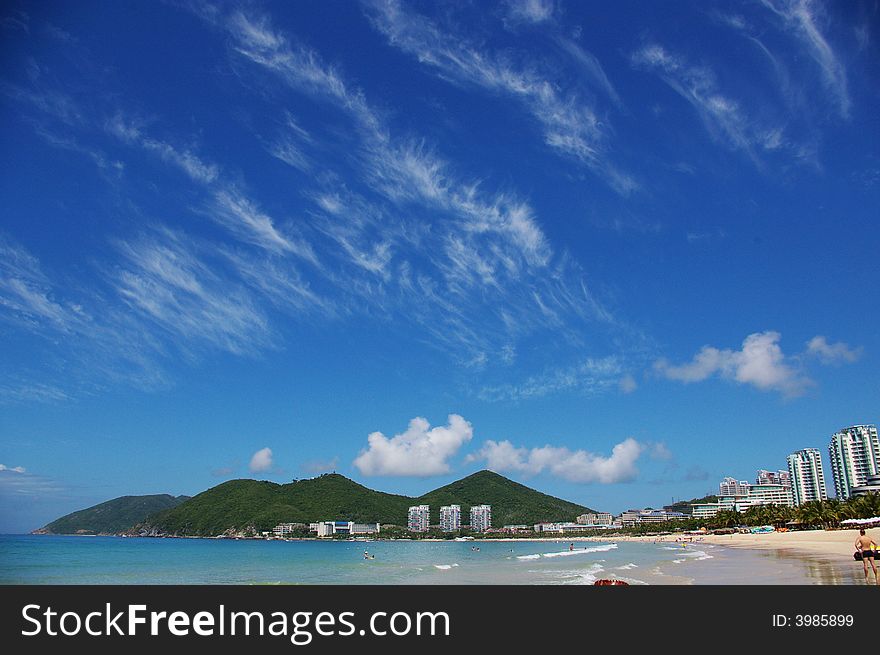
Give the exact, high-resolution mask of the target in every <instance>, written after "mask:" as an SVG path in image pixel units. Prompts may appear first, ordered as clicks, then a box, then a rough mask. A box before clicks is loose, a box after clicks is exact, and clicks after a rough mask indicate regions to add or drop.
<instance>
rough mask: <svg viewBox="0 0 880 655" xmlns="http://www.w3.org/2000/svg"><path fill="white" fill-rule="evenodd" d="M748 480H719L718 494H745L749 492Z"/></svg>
mask: <svg viewBox="0 0 880 655" xmlns="http://www.w3.org/2000/svg"><path fill="white" fill-rule="evenodd" d="M751 486H752V485H750V484H749V483H748V482H746V481H745V480H736V479H734V478H724V479H723V480H722V481H721V484H719V485H718V495H719V496H747V495H748V494H749V487H751Z"/></svg>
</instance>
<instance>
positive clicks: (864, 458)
mask: <svg viewBox="0 0 880 655" xmlns="http://www.w3.org/2000/svg"><path fill="white" fill-rule="evenodd" d="M828 455H829V457H830V458H831V474H832V476H833V477H834V489H835V491H837V497H838V498H839V499H840V500H846V499H847V498H851V497H852V495H853V488H854V487H862V486H864V485H866V484H867V483H868V478H869V477H871V476H872V475H877V474H880V441H878V440H877V426H875V425H853V426H851V427H848V428H843V429H842V430H840V431H838V432H836V433H835V434H834V435H832V437H831V443H830V444H829V445H828Z"/></svg>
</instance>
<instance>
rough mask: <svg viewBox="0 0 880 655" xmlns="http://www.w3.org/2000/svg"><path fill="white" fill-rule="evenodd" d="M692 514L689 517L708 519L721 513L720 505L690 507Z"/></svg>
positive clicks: (710, 504) (701, 504)
mask: <svg viewBox="0 0 880 655" xmlns="http://www.w3.org/2000/svg"><path fill="white" fill-rule="evenodd" d="M691 509H693V512H692V514H691V516H692V517H693V518H695V519H708V518H712V517H713V516H715V515H716V514H717V513H718V512H720V511H721V503H699V504H696V505H691Z"/></svg>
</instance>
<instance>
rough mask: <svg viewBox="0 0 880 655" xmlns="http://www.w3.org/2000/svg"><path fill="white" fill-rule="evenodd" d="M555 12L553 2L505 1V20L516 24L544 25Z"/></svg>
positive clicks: (538, 0)
mask: <svg viewBox="0 0 880 655" xmlns="http://www.w3.org/2000/svg"><path fill="white" fill-rule="evenodd" d="M555 10H556V3H555V2H554V0H507V18H508V20H509V21H510V22H512V23H514V24H516V23H533V24H537V23H546V22H547V21H549V20H550V19H551V18H553V12H554V11H555Z"/></svg>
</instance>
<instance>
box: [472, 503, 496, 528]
mask: <svg viewBox="0 0 880 655" xmlns="http://www.w3.org/2000/svg"><path fill="white" fill-rule="evenodd" d="M491 527H492V506H491V505H474V506H473V507H471V530H473V531H474V532H485V531H486V530H488V529H489V528H491Z"/></svg>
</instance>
